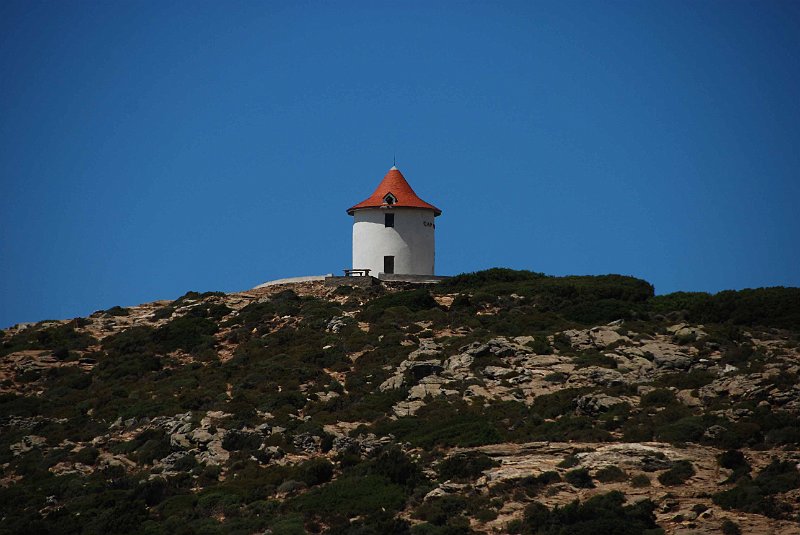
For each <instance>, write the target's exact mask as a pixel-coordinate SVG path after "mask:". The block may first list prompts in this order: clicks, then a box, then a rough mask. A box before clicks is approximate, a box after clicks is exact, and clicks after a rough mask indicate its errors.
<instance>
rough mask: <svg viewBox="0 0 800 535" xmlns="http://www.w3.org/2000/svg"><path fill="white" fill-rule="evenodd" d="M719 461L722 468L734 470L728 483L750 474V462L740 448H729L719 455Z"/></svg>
mask: <svg viewBox="0 0 800 535" xmlns="http://www.w3.org/2000/svg"><path fill="white" fill-rule="evenodd" d="M717 462H718V463H719V465H720V466H721V467H722V468H727V469H728V470H733V473H732V474H731V476H730V477H729V478H728V480H727V481H726V483H733V482H735V481H736V480H737V479H739V478H740V477H743V476H746V475H748V474H750V470H751V467H750V463H748V462H747V459H745V456H744V454H743V453H742V452H741V451H739V450H728V451H726V452H724V453H720V454H719V455H718V456H717Z"/></svg>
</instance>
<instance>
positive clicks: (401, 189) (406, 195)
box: [347, 167, 442, 217]
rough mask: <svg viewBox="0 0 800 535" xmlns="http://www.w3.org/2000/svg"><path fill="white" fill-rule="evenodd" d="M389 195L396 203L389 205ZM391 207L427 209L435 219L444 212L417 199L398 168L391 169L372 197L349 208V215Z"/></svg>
mask: <svg viewBox="0 0 800 535" xmlns="http://www.w3.org/2000/svg"><path fill="white" fill-rule="evenodd" d="M389 193H391V194H392V195H393V196H394V198H395V199H396V201H395V202H394V203H391V204H389V203H387V202H386V200H385V198H386V196H387V195H388V194H389ZM389 206H391V207H392V208H395V207H396V208H427V209H429V210H433V215H434V217H435V216H438V215H441V214H442V211H441V210H439V209H438V208H436V207H435V206H434V205H432V204H428V203H426V202H425V201H423V200H422V199H420V198H419V197H417V194H416V193H414V190H413V189H411V186H410V185H409V184H408V182H406V179H405V177H404V176H403V173H401V172H400V170H399V169H398V168H397V167H392V168H391V169H389V172H388V173H386V176H385V177H383V180H381V183H380V184H378V188H377V189H376V190H375V191H374V192H373V193H372V195H370V196H369V198H367V199H366V200H364V201H361V202H360V203H358V204H357V205H355V206H351V207H350V208H348V209H347V213H348V214H350V215H353V212H355V211H356V210H360V209H362V208H381V207H389Z"/></svg>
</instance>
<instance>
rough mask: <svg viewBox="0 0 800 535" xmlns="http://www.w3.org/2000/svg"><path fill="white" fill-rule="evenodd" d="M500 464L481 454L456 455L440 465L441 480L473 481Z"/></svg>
mask: <svg viewBox="0 0 800 535" xmlns="http://www.w3.org/2000/svg"><path fill="white" fill-rule="evenodd" d="M499 465H500V463H498V462H497V461H495V460H493V459H492V458H491V457H489V456H488V455H486V454H484V453H480V452H466V453H456V454H455V455H452V456H450V457H448V458H447V459H445V460H443V461H442V462H441V463H439V466H438V472H439V479H440V480H442V481H445V480H448V479H452V480H456V481H461V480H472V479H475V478H477V477H479V476H480V475H481V474H482V473H483V472H484V471H485V470H488V469H489V468H492V467H493V466H499Z"/></svg>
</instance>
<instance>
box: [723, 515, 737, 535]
mask: <svg viewBox="0 0 800 535" xmlns="http://www.w3.org/2000/svg"><path fill="white" fill-rule="evenodd" d="M720 530H722V535H742V530H741V529H739V524H737V523H736V522H734V521H733V520H731V519H729V518H726V519H725V520H723V521H722V525H720Z"/></svg>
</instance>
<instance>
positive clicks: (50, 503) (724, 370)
mask: <svg viewBox="0 0 800 535" xmlns="http://www.w3.org/2000/svg"><path fill="white" fill-rule="evenodd" d="M0 334H2V345H1V346H0V406H1V407H2V410H0V429H1V431H0V464H1V465H2V480H0V504H2V508H1V510H0V515H1V516H2V521H0V533H179V534H184V533H185V534H191V533H197V534H200V533H203V534H206V533H242V534H251V533H275V534H289V533H336V534H344V533H352V534H356V533H357V534H372V533H376V534H377V533H381V534H388V533H414V534H461V533H464V534H468V533H525V534H535V533H541V534H557V533H570V534H572V533H575V534H578V533H586V534H589V533H607V534H617V533H619V534H636V533H649V534H656V533H676V534H677V533H685V534H689V533H700V534H706V533H708V534H710V533H724V534H728V535H730V534H735V533H775V534H787V535H788V534H790V533H798V532H800V524H798V518H799V517H798V512H799V511H800V502H799V500H800V472H798V468H797V467H798V463H800V453H799V452H798V451H797V448H798V445H800V384H798V373H800V289H796V288H766V289H758V290H743V291H739V292H722V293H719V294H716V295H709V294H703V293H676V294H670V295H665V296H654V295H653V288H652V286H651V285H649V284H648V283H647V282H645V281H642V280H639V279H634V278H631V277H622V276H617V275H609V276H602V277H547V276H544V275H541V274H537V273H532V272H526V271H511V270H504V269H493V270H488V271H484V272H479V273H474V274H466V275H460V276H457V277H453V278H451V279H449V280H447V281H444V282H442V283H441V284H438V285H412V284H407V283H383V284H382V285H381V286H378V287H374V288H353V287H348V286H343V287H339V288H327V287H325V286H324V285H323V284H322V283H320V282H305V283H298V284H290V285H281V286H271V287H266V288H260V289H257V290H251V291H246V292H240V293H233V294H223V293H218V292H209V293H202V294H200V293H195V292H189V293H187V294H186V295H184V296H183V297H181V298H179V299H177V300H176V301H172V302H170V301H159V302H154V303H148V304H144V305H140V306H135V307H129V308H121V307H114V308H112V309H109V310H105V311H98V312H96V313H94V314H92V315H90V316H89V317H88V318H77V319H73V320H65V321H47V322H41V323H38V324H28V325H17V326H14V327H12V328H10V329H7V330H5V331H2V332H0Z"/></svg>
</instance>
